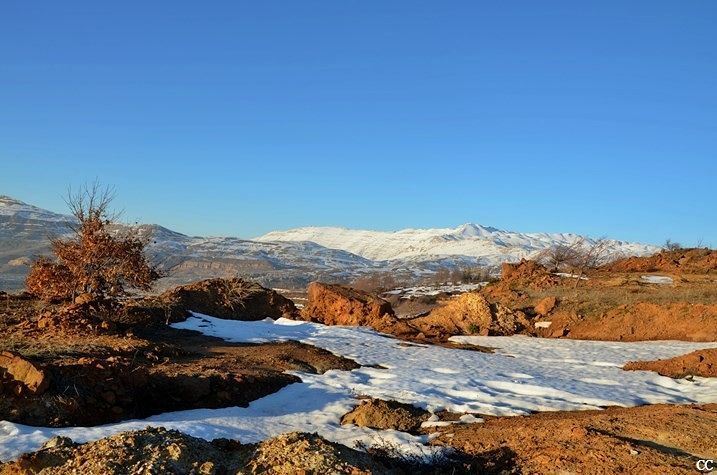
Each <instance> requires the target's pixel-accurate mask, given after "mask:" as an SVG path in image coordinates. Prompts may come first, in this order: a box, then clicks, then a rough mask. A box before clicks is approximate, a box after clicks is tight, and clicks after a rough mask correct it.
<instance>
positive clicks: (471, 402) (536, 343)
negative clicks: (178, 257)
mask: <svg viewBox="0 0 717 475" xmlns="http://www.w3.org/2000/svg"><path fill="white" fill-rule="evenodd" d="M174 326H175V327H176V328H185V329H194V330H198V331H201V332H202V333H205V334H207V335H212V336H218V337H222V338H224V339H226V340H229V341H236V342H264V341H277V340H298V341H302V342H304V343H308V344H311V345H315V346H317V347H320V348H324V349H327V350H329V351H331V352H333V353H336V354H340V355H343V356H346V357H348V358H352V359H354V360H356V361H357V362H359V363H361V364H363V365H373V366H375V367H368V366H364V367H362V368H359V369H356V370H353V371H338V370H332V371H328V372H326V373H325V374H321V375H315V374H306V373H295V374H297V375H299V376H300V377H301V379H302V381H303V382H301V383H297V384H293V385H290V386H288V387H286V388H284V389H282V390H280V391H278V392H277V393H275V394H272V395H269V396H266V397H264V398H262V399H259V400H257V401H254V402H253V403H251V404H250V405H249V407H247V408H237V407H232V408H225V409H211V410H210V409H201V410H190V411H179V412H173V413H167V414H162V415H159V416H154V417H150V418H148V419H145V420H141V421H128V422H123V423H118V424H109V425H106V426H101V427H93V428H66V429H51V428H33V427H27V426H23V425H19V424H13V423H9V422H0V459H3V460H5V459H8V458H13V457H16V456H17V455H18V454H20V453H22V452H25V451H29V450H34V449H37V448H38V447H40V446H41V444H42V443H43V442H44V441H45V440H47V439H48V438H49V437H52V436H53V435H56V434H59V435H66V436H69V437H71V438H72V439H74V440H77V441H86V440H93V439H98V438H101V437H105V436H107V435H110V434H113V433H117V432H121V431H126V430H133V429H140V428H144V427H146V426H147V425H155V426H164V427H168V428H175V429H179V430H182V431H185V432H187V433H189V434H191V435H194V436H198V437H203V438H206V439H213V438H217V437H228V438H238V439H240V440H241V441H243V442H252V441H259V440H262V439H265V438H267V437H270V436H274V435H277V434H280V433H283V432H287V431H296V430H298V431H310V432H318V433H319V434H321V435H323V436H324V437H326V438H328V439H330V440H334V441H338V442H342V443H345V444H347V445H352V444H353V442H354V441H357V440H360V441H362V442H363V443H365V444H367V445H373V444H375V443H377V442H379V441H380V440H385V441H388V442H390V443H393V444H398V445H399V446H400V447H402V449H403V450H406V451H408V452H411V451H412V452H414V453H422V451H425V450H427V449H426V448H425V447H423V446H422V443H424V442H425V441H426V440H427V437H415V436H411V435H408V434H405V433H401V432H397V431H373V430H369V429H365V428H359V427H355V426H341V425H340V424H339V420H340V417H341V416H342V415H343V414H344V413H346V412H347V411H348V410H350V408H351V407H353V406H354V405H355V404H357V401H356V399H355V397H356V396H359V395H368V396H373V397H378V398H384V399H394V400H398V401H401V402H407V403H411V404H415V405H417V406H421V407H424V408H427V409H428V410H430V411H432V412H435V411H438V410H440V409H447V410H451V411H455V412H466V413H473V414H492V415H518V414H526V413H529V412H531V411H550V410H569V409H595V408H599V407H602V406H609V405H622V406H630V405H638V404H648V403H696V402H717V379H705V378H694V380H691V381H688V380H673V379H670V378H666V377H663V376H659V375H657V374H655V373H652V372H643V371H629V372H628V371H623V370H622V369H621V366H622V365H623V364H624V363H625V362H627V361H631V360H652V359H658V358H669V357H673V356H677V355H680V354H684V353H688V352H690V351H694V350H696V349H699V348H707V347H717V344H715V343H686V342H674V341H670V342H643V343H615V342H592V341H578V340H552V339H538V338H529V337H520V336H516V337H454V338H453V340H455V341H457V342H462V343H468V344H474V345H482V346H488V347H494V348H496V352H495V353H494V354H487V353H481V352H477V351H470V350H458V349H449V348H443V347H437V346H431V345H417V344H413V345H405V344H403V342H401V341H398V340H395V339H393V338H389V337H387V336H385V335H381V334H379V333H376V332H374V331H372V330H369V329H366V328H354V327H338V326H324V325H320V324H314V323H307V322H298V321H292V320H286V319H280V320H277V321H276V322H274V321H272V320H264V321H259V322H241V321H232V320H222V319H218V318H213V317H207V316H203V315H195V316H194V317H192V318H189V319H188V320H186V321H185V322H181V323H178V324H175V325H174ZM378 365H380V366H378ZM383 368H385V369H383ZM466 419H467V420H468V418H466Z"/></svg>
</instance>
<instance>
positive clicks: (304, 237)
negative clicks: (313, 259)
mask: <svg viewBox="0 0 717 475" xmlns="http://www.w3.org/2000/svg"><path fill="white" fill-rule="evenodd" d="M577 239H580V236H579V235H577V234H566V233H552V234H549V233H518V232H512V231H503V230H500V229H496V228H492V227H485V226H481V225H477V224H470V223H468V224H463V225H461V226H458V227H457V228H439V229H404V230H401V231H396V232H382V231H364V230H353V229H346V228H333V227H308V228H297V229H290V230H288V231H274V232H270V233H268V234H265V235H263V236H260V237H258V238H256V240H257V241H261V242H277V241H280V242H286V241H311V242H315V243H317V244H320V245H322V246H325V247H328V248H332V249H342V250H345V251H348V252H352V253H354V254H358V255H359V256H363V257H365V258H367V259H372V260H389V261H390V260H406V261H414V262H421V261H426V260H429V261H430V260H435V259H436V257H437V256H442V257H447V256H462V257H467V258H483V259H484V260H486V261H489V262H492V263H499V262H502V261H505V260H516V259H520V258H522V257H530V256H531V255H533V254H535V253H536V252H539V251H541V250H543V249H545V248H548V247H551V246H553V245H555V244H570V243H573V242H575V241H576V240H577ZM612 247H613V252H615V253H620V254H626V255H632V254H649V253H653V252H655V251H656V250H657V247H656V246H651V245H643V244H636V243H628V242H624V241H612Z"/></svg>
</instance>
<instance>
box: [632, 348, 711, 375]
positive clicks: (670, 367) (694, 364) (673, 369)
mask: <svg viewBox="0 0 717 475" xmlns="http://www.w3.org/2000/svg"><path fill="white" fill-rule="evenodd" d="M623 369H624V370H627V371H655V372H656V373H657V374H659V375H661V376H667V377H668V378H685V377H690V376H701V377H703V378H717V348H711V349H707V350H697V351H693V352H692V353H687V354H686V355H680V356H676V357H674V358H667V359H664V360H654V361H631V362H629V363H627V364H626V365H625V366H623Z"/></svg>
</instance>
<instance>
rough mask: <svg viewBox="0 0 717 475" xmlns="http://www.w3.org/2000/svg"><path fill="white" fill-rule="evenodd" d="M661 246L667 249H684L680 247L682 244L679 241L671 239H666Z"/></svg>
mask: <svg viewBox="0 0 717 475" xmlns="http://www.w3.org/2000/svg"><path fill="white" fill-rule="evenodd" d="M662 247H664V248H665V249H666V250H668V251H679V250H680V249H684V248H683V247H682V244H680V243H679V242H675V241H673V240H672V239H667V240H666V241H665V244H664V245H663V246H662ZM698 247H699V246H698Z"/></svg>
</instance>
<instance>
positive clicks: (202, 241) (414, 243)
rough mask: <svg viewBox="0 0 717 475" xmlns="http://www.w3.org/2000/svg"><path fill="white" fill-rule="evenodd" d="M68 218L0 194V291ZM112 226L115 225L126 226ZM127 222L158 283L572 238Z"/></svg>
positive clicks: (260, 276) (280, 273) (503, 250)
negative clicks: (195, 232)
mask: <svg viewBox="0 0 717 475" xmlns="http://www.w3.org/2000/svg"><path fill="white" fill-rule="evenodd" d="M73 221H74V218H72V217H71V216H67V215H63V214H58V213H53V212H51V211H47V210H44V209H41V208H38V207H36V206H32V205H28V204H26V203H23V202H22V201H18V200H15V199H13V198H10V197H7V196H0V290H2V289H19V288H22V286H23V282H24V277H25V275H26V273H27V270H28V267H27V263H28V262H29V261H30V259H31V258H32V257H34V256H37V255H42V254H48V253H49V246H48V242H49V241H48V238H49V237H50V236H53V235H62V234H65V233H67V232H68V231H69V227H68V225H69V224H71V223H72V222H73ZM113 228H114V230H115V231H117V232H121V231H122V230H125V229H127V225H122V224H117V225H113ZM131 228H133V229H135V230H136V231H137V232H138V233H139V234H140V236H142V237H143V238H144V239H146V240H147V242H148V247H147V252H148V254H149V256H150V259H151V260H152V262H154V263H155V264H156V265H158V266H159V267H160V269H162V270H163V271H165V273H166V274H167V277H165V278H164V279H163V280H162V281H161V282H160V288H162V287H167V286H170V285H175V284H179V283H185V282H190V281H194V280H199V279H204V278H209V277H232V276H237V275H240V276H244V277H248V278H252V279H255V280H257V281H259V282H260V283H262V284H264V285H269V286H280V287H289V288H291V287H302V286H304V285H306V284H307V283H308V282H310V281H312V280H332V281H337V280H351V279H353V278H355V277H357V276H359V275H361V274H364V273H367V272H372V271H384V272H392V273H395V274H398V275H406V276H420V275H427V274H431V273H433V272H435V271H437V270H439V269H441V268H446V267H448V268H456V267H468V266H478V265H480V266H488V267H496V266H499V265H500V264H501V263H502V262H506V261H516V260H519V259H520V258H523V257H530V256H531V255H533V254H535V253H536V252H538V251H540V250H541V249H545V248H546V247H549V246H552V245H553V244H556V243H570V242H573V241H574V240H575V239H578V238H579V236H577V235H575V234H545V233H530V234H525V233H514V232H510V231H502V230H499V229H496V228H491V227H484V226H479V225H476V224H464V225H462V226H459V227H457V228H442V229H405V230H402V231H397V232H381V231H361V230H351V229H344V228H319V227H314V228H299V229H292V230H289V231H275V232H271V233H268V234H266V235H264V236H261V237H260V238H257V239H255V240H247V239H240V238H236V237H195V236H187V235H184V234H181V233H178V232H176V231H172V230H171V229H167V228H165V227H162V226H159V225H157V224H141V225H134V226H131ZM614 245H615V252H617V253H623V254H630V255H631V254H647V253H652V252H654V251H655V250H657V248H656V247H654V246H645V245H641V244H633V243H626V242H621V241H615V242H614Z"/></svg>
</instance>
